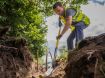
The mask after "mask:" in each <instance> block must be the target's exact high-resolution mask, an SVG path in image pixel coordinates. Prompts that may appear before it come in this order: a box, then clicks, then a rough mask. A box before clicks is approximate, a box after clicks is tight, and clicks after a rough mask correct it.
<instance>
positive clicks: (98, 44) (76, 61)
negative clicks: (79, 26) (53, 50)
mask: <svg viewBox="0 0 105 78" xmlns="http://www.w3.org/2000/svg"><path fill="white" fill-rule="evenodd" d="M65 72H66V74H65V76H66V78H105V33H104V34H101V35H99V36H94V37H88V38H86V39H84V40H83V41H81V42H80V44H79V45H78V49H77V50H75V51H72V52H70V54H69V56H68V64H67V66H66V68H65Z"/></svg>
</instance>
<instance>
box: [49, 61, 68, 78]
mask: <svg viewBox="0 0 105 78" xmlns="http://www.w3.org/2000/svg"><path fill="white" fill-rule="evenodd" d="M65 66H66V61H65V60H58V66H57V67H56V68H55V69H54V70H53V72H52V74H51V75H50V77H48V78H64V75H65V71H64V68H65Z"/></svg>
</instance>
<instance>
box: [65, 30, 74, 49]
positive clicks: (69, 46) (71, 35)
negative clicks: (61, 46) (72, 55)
mask: <svg viewBox="0 0 105 78" xmlns="http://www.w3.org/2000/svg"><path fill="white" fill-rule="evenodd" d="M74 38H75V30H74V31H72V32H71V34H70V35H69V37H68V39H67V47H68V51H70V50H72V49H73V48H74V47H73V40H74Z"/></svg>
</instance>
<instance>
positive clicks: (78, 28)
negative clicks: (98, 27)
mask: <svg viewBox="0 0 105 78" xmlns="http://www.w3.org/2000/svg"><path fill="white" fill-rule="evenodd" d="M74 26H75V30H74V31H72V32H71V34H70V35H69V37H68V39H67V46H68V50H72V49H73V48H74V46H73V41H74V39H75V40H76V41H75V47H77V45H78V43H79V42H80V41H81V40H83V37H84V34H83V29H85V28H86V27H87V26H86V25H85V24H84V22H79V23H77V24H75V25H74Z"/></svg>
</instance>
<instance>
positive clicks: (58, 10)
mask: <svg viewBox="0 0 105 78" xmlns="http://www.w3.org/2000/svg"><path fill="white" fill-rule="evenodd" d="M54 11H55V13H56V14H58V15H62V14H63V12H64V8H63V7H61V6H57V7H56V8H55V9H54Z"/></svg>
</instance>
